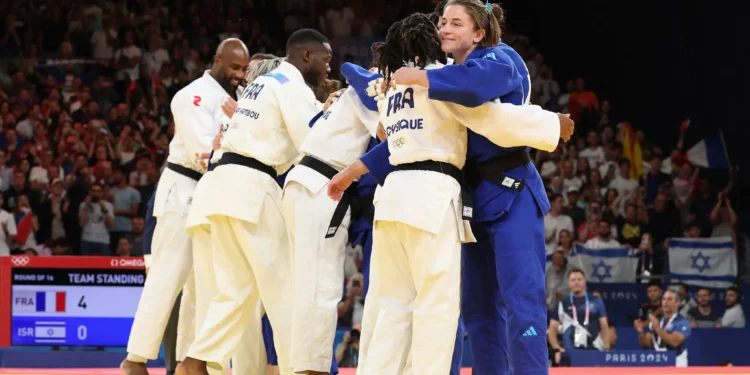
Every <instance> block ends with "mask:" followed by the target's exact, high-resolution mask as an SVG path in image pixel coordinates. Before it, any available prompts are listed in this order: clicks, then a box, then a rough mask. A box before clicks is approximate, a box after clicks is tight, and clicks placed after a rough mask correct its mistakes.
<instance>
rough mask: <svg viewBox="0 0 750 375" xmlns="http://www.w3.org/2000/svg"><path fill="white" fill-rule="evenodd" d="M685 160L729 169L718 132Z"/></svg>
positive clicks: (694, 149)
mask: <svg viewBox="0 0 750 375" xmlns="http://www.w3.org/2000/svg"><path fill="white" fill-rule="evenodd" d="M687 158H688V160H689V161H690V163H691V164H693V165H695V166H698V167H701V168H714V169H727V168H729V167H730V162H729V154H728V153H727V146H726V143H725V142H724V134H723V133H722V132H721V130H719V131H718V132H716V133H715V134H712V135H709V136H707V137H706V138H703V140H701V141H700V142H698V143H696V144H695V145H694V146H693V147H691V148H690V149H689V150H688V151H687ZM19 233H20V232H19Z"/></svg>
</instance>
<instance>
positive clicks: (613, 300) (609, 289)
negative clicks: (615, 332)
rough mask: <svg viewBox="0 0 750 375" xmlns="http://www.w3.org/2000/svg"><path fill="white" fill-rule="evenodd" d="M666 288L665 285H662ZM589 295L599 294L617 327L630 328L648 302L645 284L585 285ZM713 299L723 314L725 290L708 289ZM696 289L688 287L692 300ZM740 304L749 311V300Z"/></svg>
mask: <svg viewBox="0 0 750 375" xmlns="http://www.w3.org/2000/svg"><path fill="white" fill-rule="evenodd" d="M662 287H663V288H666V287H667V285H663V286H662ZM587 288H588V290H589V292H590V293H594V292H599V293H601V295H602V301H604V307H605V308H606V310H607V319H608V320H609V323H610V324H612V325H615V326H617V327H632V326H633V320H634V319H635V316H636V315H637V313H638V306H639V305H640V304H641V303H644V302H648V296H647V295H646V288H647V285H646V284H642V283H616V284H612V283H591V282H589V283H587ZM741 289H742V290H750V284H744V285H742V286H741ZM710 290H711V295H712V297H713V302H712V304H711V305H712V307H713V308H715V309H717V310H718V311H721V312H723V311H724V310H725V309H726V303H725V302H724V294H725V292H726V290H725V289H710ZM697 291H698V287H695V286H692V285H688V294H689V295H690V296H691V297H692V298H694V296H695V293H696V292H697ZM740 304H741V305H742V308H743V309H744V310H745V311H750V299H748V298H745V299H743V300H742V301H741V302H740Z"/></svg>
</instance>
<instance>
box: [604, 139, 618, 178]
mask: <svg viewBox="0 0 750 375" xmlns="http://www.w3.org/2000/svg"><path fill="white" fill-rule="evenodd" d="M620 159H622V145H621V144H619V143H613V144H611V145H609V147H608V148H607V152H606V155H605V161H604V163H602V165H600V166H599V173H601V174H602V177H603V178H604V181H612V179H613V178H615V176H617V175H618V174H619V173H620V170H619V166H618V163H619V162H620Z"/></svg>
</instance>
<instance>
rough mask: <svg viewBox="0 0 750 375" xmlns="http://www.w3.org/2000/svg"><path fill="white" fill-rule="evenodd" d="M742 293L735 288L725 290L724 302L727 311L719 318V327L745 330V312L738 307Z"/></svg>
mask: <svg viewBox="0 0 750 375" xmlns="http://www.w3.org/2000/svg"><path fill="white" fill-rule="evenodd" d="M741 296H742V291H741V290H740V288H738V287H736V286H732V287H730V288H729V289H727V292H726V293H725V294H724V301H725V302H726V303H727V309H726V311H724V316H723V317H721V326H722V327H727V328H745V312H744V311H742V306H741V305H740V297H741Z"/></svg>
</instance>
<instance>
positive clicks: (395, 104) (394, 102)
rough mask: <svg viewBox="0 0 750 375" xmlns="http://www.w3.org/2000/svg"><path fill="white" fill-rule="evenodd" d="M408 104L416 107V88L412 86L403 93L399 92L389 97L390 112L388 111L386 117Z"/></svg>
mask: <svg viewBox="0 0 750 375" xmlns="http://www.w3.org/2000/svg"><path fill="white" fill-rule="evenodd" d="M407 105H408V106H409V108H411V109H414V89H413V88H411V87H408V88H407V89H406V90H404V93H403V94H402V93H400V92H397V93H396V94H394V95H393V96H391V97H389V98H388V112H387V113H386V117H388V116H390V115H391V113H396V112H398V110H399V109H403V108H406V106H407Z"/></svg>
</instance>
